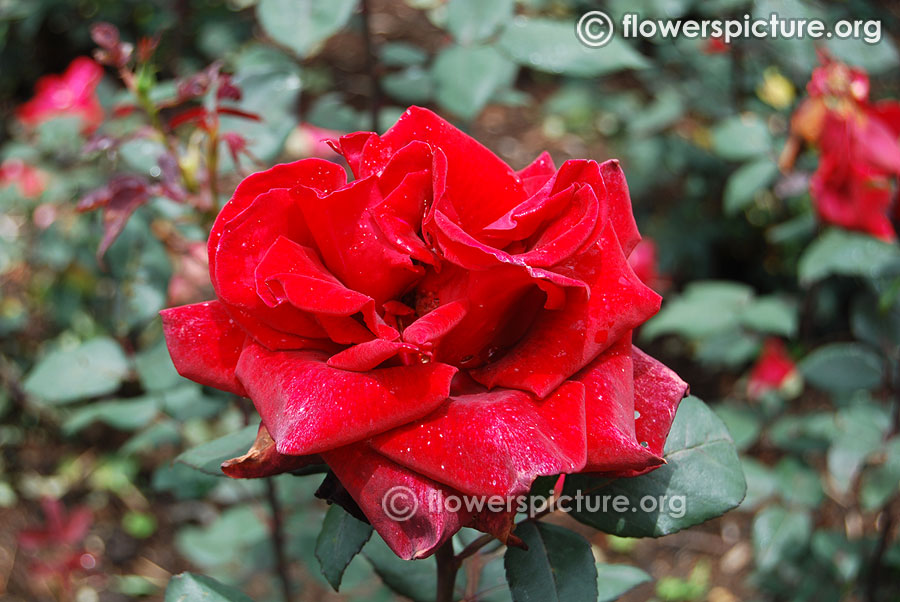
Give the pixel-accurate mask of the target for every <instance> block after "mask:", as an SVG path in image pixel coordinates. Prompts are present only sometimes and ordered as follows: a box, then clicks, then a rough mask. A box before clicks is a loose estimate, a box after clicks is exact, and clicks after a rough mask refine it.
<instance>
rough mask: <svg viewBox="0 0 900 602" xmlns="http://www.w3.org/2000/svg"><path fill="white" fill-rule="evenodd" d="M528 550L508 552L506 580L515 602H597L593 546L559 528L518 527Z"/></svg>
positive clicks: (527, 524) (531, 524)
mask: <svg viewBox="0 0 900 602" xmlns="http://www.w3.org/2000/svg"><path fill="white" fill-rule="evenodd" d="M516 535H517V536H518V537H521V538H522V541H523V542H525V545H527V546H528V549H527V550H522V549H520V548H507V549H506V555H505V556H504V558H503V564H504V566H505V567H506V580H507V582H508V583H509V590H510V592H511V593H512V597H513V600H514V601H515V602H526V601H530V600H540V601H542V602H553V601H559V602H562V601H565V602H578V601H582V600H583V601H584V602H595V601H596V600H597V594H598V592H597V567H596V564H595V563H594V555H593V553H592V552H591V544H589V543H588V542H587V540H586V539H584V538H583V537H582V536H581V535H579V534H578V533H575V532H573V531H570V530H568V529H565V528H563V527H560V526H557V525H551V524H547V523H540V522H530V521H529V522H524V523H520V524H519V525H518V526H517V527H516Z"/></svg>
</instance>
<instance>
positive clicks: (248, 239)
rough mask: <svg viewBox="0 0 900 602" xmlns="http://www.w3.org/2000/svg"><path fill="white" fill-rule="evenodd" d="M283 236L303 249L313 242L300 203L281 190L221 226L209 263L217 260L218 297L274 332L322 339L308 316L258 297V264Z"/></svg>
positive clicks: (215, 283) (264, 196)
mask: <svg viewBox="0 0 900 602" xmlns="http://www.w3.org/2000/svg"><path fill="white" fill-rule="evenodd" d="M210 237H211V239H212V234H211V235H210ZM279 238H286V239H288V240H292V241H295V242H296V243H298V244H305V245H310V244H312V242H313V241H312V239H311V237H310V234H309V230H308V228H307V227H306V225H305V223H304V220H303V214H302V213H301V211H300V208H299V207H298V206H297V203H296V200H295V199H294V198H293V197H292V195H291V194H290V191H288V190H286V189H283V188H276V189H274V190H271V191H268V192H264V193H262V194H260V195H258V196H256V197H255V198H254V199H253V200H252V201H251V202H250V205H249V206H248V207H246V208H245V209H244V211H243V212H241V213H240V214H239V215H238V216H237V217H235V218H234V219H232V220H231V221H229V222H228V223H227V224H225V225H224V226H222V227H221V228H220V231H219V243H218V245H217V246H216V248H215V252H214V253H213V254H211V255H210V262H211V264H212V263H213V259H214V258H215V257H218V258H219V259H218V260H217V261H215V263H216V264H217V266H218V267H217V268H216V269H215V273H214V277H213V281H212V282H213V286H214V287H215V290H216V295H217V296H218V297H219V299H221V300H222V301H224V302H225V303H227V304H229V305H234V306H237V307H238V308H240V309H242V310H244V311H246V312H248V313H250V314H252V316H253V317H254V318H255V319H256V320H259V321H261V322H263V323H264V324H266V325H267V326H269V327H271V328H274V329H275V330H280V331H284V332H288V333H289V334H293V335H297V336H300V337H304V338H319V337H322V336H324V332H323V331H322V328H321V327H320V326H319V325H318V324H317V323H316V322H315V320H314V319H312V317H311V316H309V315H308V314H306V313H305V312H303V311H300V310H298V309H296V308H294V307H292V306H290V305H287V304H285V305H280V306H278V307H271V306H269V305H268V304H266V303H265V302H264V301H263V299H261V298H260V296H259V288H258V286H257V278H256V276H255V274H256V269H257V266H258V265H259V263H260V262H261V261H262V260H263V258H264V257H265V256H266V254H267V253H268V251H269V250H270V248H271V247H272V245H273V244H274V243H275V242H276V241H277V240H278V239H279ZM210 273H211V274H212V273H213V271H212V269H211V270H210ZM250 332H251V334H255V332H254V331H253V330H250Z"/></svg>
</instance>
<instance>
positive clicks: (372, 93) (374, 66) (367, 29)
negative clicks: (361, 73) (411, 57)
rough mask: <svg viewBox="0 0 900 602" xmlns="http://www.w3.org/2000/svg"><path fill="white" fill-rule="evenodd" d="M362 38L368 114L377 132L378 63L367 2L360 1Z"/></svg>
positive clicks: (367, 0) (379, 93) (379, 100)
mask: <svg viewBox="0 0 900 602" xmlns="http://www.w3.org/2000/svg"><path fill="white" fill-rule="evenodd" d="M361 4H362V25H363V38H364V39H365V42H366V72H367V73H368V74H369V86H370V88H369V114H370V119H371V124H372V131H373V132H377V131H378V109H379V105H380V104H381V88H380V86H379V85H378V73H377V71H378V61H377V59H376V57H375V45H374V44H373V41H372V26H371V23H370V22H369V19H370V16H371V13H370V11H369V0H362V3H361Z"/></svg>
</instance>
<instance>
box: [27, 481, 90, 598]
mask: <svg viewBox="0 0 900 602" xmlns="http://www.w3.org/2000/svg"><path fill="white" fill-rule="evenodd" d="M41 508H42V509H43V511H44V520H45V523H44V526H43V527H40V528H37V529H23V530H22V531H20V532H19V536H18V542H19V546H20V547H21V548H22V549H23V550H24V551H26V552H28V553H29V554H31V555H32V558H31V559H30V560H29V567H28V569H29V574H30V575H31V576H32V577H36V578H39V579H43V580H52V581H55V582H56V584H57V585H58V586H59V587H61V588H62V589H63V591H67V592H68V591H69V590H70V589H71V580H72V577H73V576H74V575H75V574H77V573H79V572H82V571H85V570H90V569H92V568H94V566H96V559H95V558H94V556H93V555H92V554H89V553H87V552H86V551H85V549H84V547H83V546H82V542H83V541H84V538H85V536H86V535H87V533H88V531H89V530H90V528H91V523H92V522H93V517H92V516H91V511H90V510H88V509H87V508H76V509H74V510H73V511H72V512H67V511H66V508H65V506H63V504H62V502H60V501H59V500H57V499H52V498H44V499H43V500H41Z"/></svg>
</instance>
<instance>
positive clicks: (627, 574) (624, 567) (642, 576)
mask: <svg viewBox="0 0 900 602" xmlns="http://www.w3.org/2000/svg"><path fill="white" fill-rule="evenodd" d="M651 580H652V577H650V575H648V574H647V573H645V572H644V571H642V570H641V569H639V568H637V567H636V566H631V565H628V564H598V565H597V590H598V593H599V594H600V596H599V597H598V598H597V602H612V601H613V600H618V599H619V597H620V596H621V595H622V594H624V593H625V592H627V591H629V590H632V589H634V588H635V587H637V586H638V585H640V584H641V583H647V582H648V581H651Z"/></svg>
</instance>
